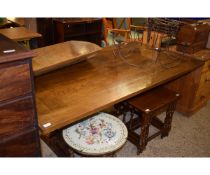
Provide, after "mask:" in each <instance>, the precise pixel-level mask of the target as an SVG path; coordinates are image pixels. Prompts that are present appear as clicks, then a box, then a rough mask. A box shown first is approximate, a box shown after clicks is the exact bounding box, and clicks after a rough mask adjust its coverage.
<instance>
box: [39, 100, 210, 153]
mask: <svg viewBox="0 0 210 175" xmlns="http://www.w3.org/2000/svg"><path fill="white" fill-rule="evenodd" d="M159 117H160V118H163V117H164V116H163V115H161V116H159ZM151 131H152V129H151ZM41 148H42V155H43V157H56V155H55V154H54V153H53V152H52V151H51V150H50V149H49V148H48V146H47V145H46V144H45V143H44V142H43V141H41ZM136 151H137V150H136V147H135V146H134V145H133V144H132V143H130V142H129V141H127V143H126V144H125V146H124V147H123V148H122V149H121V150H120V151H119V152H118V153H117V157H210V100H209V101H208V104H207V105H206V106H205V107H203V108H202V109H201V110H200V111H198V112H197V113H195V114H194V115H192V116H191V117H190V118H187V117H184V116H183V115H182V114H180V113H178V112H175V113H174V117H173V122H172V129H171V132H170V134H169V136H168V137H165V138H163V139H161V138H160V137H156V138H155V139H153V140H152V141H150V142H149V143H148V145H147V147H146V150H144V151H143V153H141V154H140V155H139V156H137V155H136Z"/></svg>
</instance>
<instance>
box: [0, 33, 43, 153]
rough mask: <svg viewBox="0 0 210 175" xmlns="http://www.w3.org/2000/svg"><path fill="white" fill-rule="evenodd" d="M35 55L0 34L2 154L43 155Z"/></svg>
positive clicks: (0, 129)
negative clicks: (33, 57)
mask: <svg viewBox="0 0 210 175" xmlns="http://www.w3.org/2000/svg"><path fill="white" fill-rule="evenodd" d="M32 56H33V53H32V52H31V51H28V50H26V49H25V48H24V47H23V46H21V45H19V44H17V43H16V42H14V41H12V40H10V39H8V38H6V37H5V36H3V35H0V157H34V156H41V152H40V142H39V134H38V125H37V115H36V108H35V100H34V86H33V74H32V66H31V57H32Z"/></svg>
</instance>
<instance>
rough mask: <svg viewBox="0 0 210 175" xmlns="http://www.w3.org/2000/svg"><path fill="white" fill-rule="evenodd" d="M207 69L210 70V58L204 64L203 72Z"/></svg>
mask: <svg viewBox="0 0 210 175" xmlns="http://www.w3.org/2000/svg"><path fill="white" fill-rule="evenodd" d="M207 71H210V60H208V61H206V62H205V64H204V66H203V70H202V72H207Z"/></svg>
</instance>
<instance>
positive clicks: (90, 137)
mask: <svg viewBox="0 0 210 175" xmlns="http://www.w3.org/2000/svg"><path fill="white" fill-rule="evenodd" d="M62 136H63V139H64V141H65V142H66V143H67V144H68V145H69V149H70V150H69V154H70V156H74V152H76V153H78V154H80V155H82V156H94V157H104V156H112V157H113V156H115V153H116V152H117V151H118V150H119V149H121V148H122V146H123V145H124V144H125V142H126V141H127V137H128V131H127V128H126V126H125V125H124V123H123V122H122V121H121V120H120V119H118V118H116V117H115V116H113V115H110V114H108V113H103V112H100V113H98V114H96V115H94V116H92V117H90V118H88V119H86V120H84V121H82V122H79V123H76V124H74V125H72V126H70V127H68V128H65V129H64V130H63V131H62Z"/></svg>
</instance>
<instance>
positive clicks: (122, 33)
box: [103, 18, 147, 46]
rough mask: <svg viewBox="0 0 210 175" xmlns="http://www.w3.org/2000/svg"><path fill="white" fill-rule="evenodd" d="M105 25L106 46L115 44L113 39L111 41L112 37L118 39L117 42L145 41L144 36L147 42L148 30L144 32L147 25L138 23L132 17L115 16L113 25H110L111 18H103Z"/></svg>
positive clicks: (104, 37)
mask: <svg viewBox="0 0 210 175" xmlns="http://www.w3.org/2000/svg"><path fill="white" fill-rule="evenodd" d="M136 20H137V19H136ZM103 26H104V27H103V28H104V29H103V42H105V45H106V46H109V45H112V44H114V43H113V42H114V41H113V40H111V41H110V38H113V37H115V39H116V40H117V41H115V42H131V41H139V42H143V38H144V42H145V43H146V41H147V32H144V31H146V29H147V27H146V26H145V25H141V26H140V25H138V23H137V22H136V21H134V20H132V19H131V18H113V19H112V26H111V25H110V19H109V20H107V19H106V18H103ZM141 33H142V37H140V35H141ZM139 34H140V35H139ZM143 36H144V37H143Z"/></svg>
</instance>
